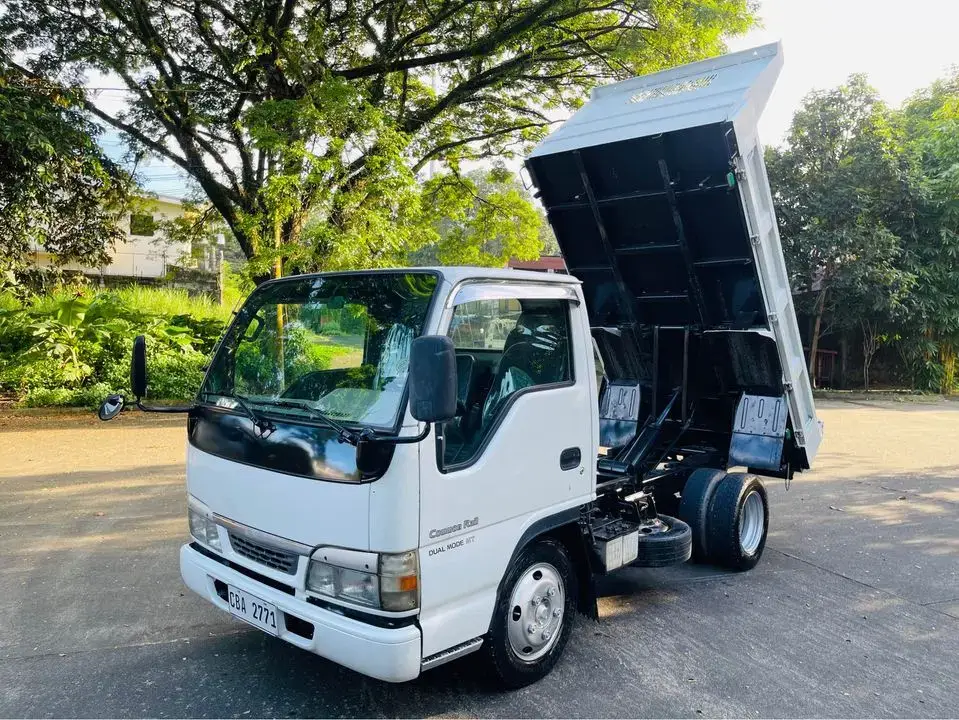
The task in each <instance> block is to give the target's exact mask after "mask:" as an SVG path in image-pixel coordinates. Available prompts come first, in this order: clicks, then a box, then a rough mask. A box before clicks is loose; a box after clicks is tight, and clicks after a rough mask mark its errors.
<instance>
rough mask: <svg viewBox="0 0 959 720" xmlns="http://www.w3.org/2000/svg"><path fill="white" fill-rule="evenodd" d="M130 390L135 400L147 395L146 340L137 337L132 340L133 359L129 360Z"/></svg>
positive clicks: (140, 336) (141, 336)
mask: <svg viewBox="0 0 959 720" xmlns="http://www.w3.org/2000/svg"><path fill="white" fill-rule="evenodd" d="M130 388H131V389H132V390H133V395H134V397H136V399H137V400H139V399H140V398H142V397H143V396H145V395H146V394H147V340H146V338H145V337H143V335H137V336H136V338H134V340H133V357H131V358H130Z"/></svg>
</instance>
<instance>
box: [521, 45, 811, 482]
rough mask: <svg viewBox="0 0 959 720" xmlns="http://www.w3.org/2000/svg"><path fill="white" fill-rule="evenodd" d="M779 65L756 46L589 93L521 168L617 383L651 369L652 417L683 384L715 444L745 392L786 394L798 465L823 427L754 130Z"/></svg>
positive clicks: (774, 49) (684, 409)
mask: <svg viewBox="0 0 959 720" xmlns="http://www.w3.org/2000/svg"><path fill="white" fill-rule="evenodd" d="M724 63H725V67H724ZM779 64H781V58H780V56H779V48H778V46H767V47H766V48H760V49H758V50H757V51H751V52H749V53H739V54H737V55H734V56H727V57H726V58H720V59H716V60H711V61H706V62H704V63H695V64H693V65H690V66H686V68H677V69H675V70H672V71H668V72H666V73H660V74H657V75H654V76H650V77H649V78H648V79H647V78H639V79H636V80H633V81H627V82H626V83H623V84H621V85H622V86H623V87H622V88H620V87H619V86H612V88H604V89H601V90H600V91H599V92H598V93H597V94H596V96H595V97H594V99H593V100H592V101H591V103H589V104H587V105H586V106H585V107H584V108H583V109H582V110H580V111H579V113H577V115H574V117H573V118H572V119H571V120H570V121H568V122H567V124H566V126H564V127H563V128H561V129H560V130H559V131H558V132H557V133H556V134H555V136H551V139H547V140H546V141H545V142H544V143H543V145H542V146H541V147H540V148H538V149H537V150H536V151H535V152H534V153H533V154H532V156H531V157H530V158H529V159H528V160H527V162H526V166H527V168H528V170H529V172H530V175H531V177H532V179H533V182H534V184H535V185H536V187H537V188H538V191H539V198H540V199H541V201H542V203H543V205H544V207H545V208H546V212H547V215H548V218H549V221H550V223H551V225H552V227H553V229H554V231H555V233H556V237H557V241H558V243H559V245H560V248H561V249H562V251H563V255H564V258H565V260H566V264H567V267H568V268H569V271H570V273H571V274H573V275H575V276H576V277H578V278H579V279H580V280H581V281H582V283H583V291H584V294H585V297H586V302H587V307H588V310H589V313H590V318H591V324H592V325H593V326H594V328H597V329H599V328H611V329H615V332H618V333H620V335H621V336H622V337H623V338H624V342H626V343H627V344H630V343H631V344H632V346H633V348H632V349H631V350H630V351H629V352H630V353H631V354H632V355H633V356H634V357H636V358H639V361H638V363H637V365H638V369H637V368H636V367H634V368H631V369H629V370H626V371H624V372H627V375H626V376H624V377H623V378H620V379H628V380H633V379H642V378H641V376H643V375H645V376H646V377H645V379H643V382H646V383H647V384H648V383H649V380H650V375H653V374H654V375H655V376H656V377H655V379H654V380H653V382H652V385H651V386H650V389H651V392H652V400H653V402H652V407H653V408H656V406H657V405H658V407H663V404H664V403H665V402H666V400H667V398H668V397H669V393H670V392H671V391H672V389H673V388H674V387H679V386H680V385H681V386H682V388H683V398H682V402H681V403H680V406H679V407H680V410H678V411H677V412H681V415H682V421H683V422H684V423H686V421H687V419H688V417H687V416H688V415H689V414H690V413H698V418H697V419H696V420H695V424H696V425H698V428H699V431H701V432H702V433H713V434H714V435H715V436H716V437H715V439H714V440H715V442H714V444H715V445H717V446H718V445H721V444H722V443H723V442H726V443H727V444H728V438H729V435H730V433H731V431H732V427H731V425H732V419H733V415H734V414H735V408H736V403H737V402H738V398H739V397H740V396H742V394H743V393H745V394H755V395H764V396H772V397H781V396H786V397H787V400H788V405H789V410H790V420H791V423H792V428H793V430H795V435H794V437H793V439H792V443H791V444H794V446H795V447H796V448H797V450H798V451H799V452H798V454H797V456H796V457H794V458H793V459H792V461H793V462H794V463H795V464H796V466H797V468H801V467H804V466H808V464H809V462H810V461H811V460H812V456H813V455H814V454H815V451H816V448H817V447H818V444H819V439H820V433H821V430H820V426H819V424H818V420H817V419H816V417H815V410H814V407H813V403H812V393H811V388H810V386H809V381H808V375H807V374H806V370H805V362H804V358H803V352H802V345H801V341H800V339H799V332H798V327H797V325H796V318H795V313H794V310H793V308H792V304H791V296H790V293H789V287H788V282H787V279H786V271H785V264H784V261H783V257H782V250H781V246H780V243H779V237H778V232H777V229H776V225H775V215H774V214H773V210H772V198H771V195H770V193H769V189H768V183H767V180H766V176H765V168H764V166H763V162H762V147H761V145H760V144H759V142H758V140H757V139H756V136H755V127H754V123H755V120H756V118H757V117H758V114H759V111H761V109H762V105H764V104H765V100H766V97H767V96H768V92H769V90H770V89H771V86H772V81H773V80H774V79H775V75H776V74H777V73H778V69H779ZM690 78H692V79H690ZM691 107H697V108H699V110H698V112H699V114H698V115H696V113H692V112H691V111H690V108H691ZM611 118H612V119H611ZM631 118H633V119H634V120H635V124H634V126H632V127H634V128H635V132H634V134H633V136H630V127H631V126H630V124H629V123H630V119H631ZM651 118H652V119H651ZM697 118H699V119H708V121H707V122H701V123H699V124H697ZM591 127H595V128H596V129H595V130H594V131H591V130H590V128H591ZM650 128H655V130H656V131H655V132H653V133H650V134H644V131H645V130H649V129H650ZM670 128H672V129H670ZM744 139H745V140H744ZM744 141H745V143H746V145H745V147H742V146H741V144H742V142H744ZM595 334H596V332H595V331H594V335H595ZM626 336H628V337H626ZM616 342H619V341H616ZM614 344H615V343H614ZM644 357H645V359H646V361H645V363H644V361H643V358H644ZM654 363H655V365H656V373H652V372H651V368H652V367H653V364H654ZM680 365H681V366H682V367H681V368H680V367H679V366H680ZM687 380H689V381H690V382H689V387H688V388H687ZM687 399H688V400H689V402H690V403H691V404H690V405H687V403H686V400H687ZM648 409H651V408H647V410H648ZM644 412H646V411H644ZM689 427H693V421H692V420H690V421H689ZM790 432H791V431H790ZM723 436H725V439H724V437H723ZM787 459H788V458H787Z"/></svg>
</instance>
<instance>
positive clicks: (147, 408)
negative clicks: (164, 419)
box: [136, 398, 196, 413]
mask: <svg viewBox="0 0 959 720" xmlns="http://www.w3.org/2000/svg"><path fill="white" fill-rule="evenodd" d="M136 406H137V407H138V408H139V409H140V410H142V411H143V412H153V413H185V412H190V411H191V410H192V409H193V408H195V407H196V405H144V404H143V403H142V402H140V398H137V400H136Z"/></svg>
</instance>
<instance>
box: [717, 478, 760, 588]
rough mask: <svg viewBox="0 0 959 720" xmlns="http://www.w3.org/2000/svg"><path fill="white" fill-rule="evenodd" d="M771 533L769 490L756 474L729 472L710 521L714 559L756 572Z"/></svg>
mask: <svg viewBox="0 0 959 720" xmlns="http://www.w3.org/2000/svg"><path fill="white" fill-rule="evenodd" d="M768 531H769V501H768V499H767V498H766V488H765V487H763V484H762V482H761V481H760V480H759V478H758V477H756V476H755V475H750V474H748V473H729V474H728V475H727V476H726V477H725V478H723V480H722V482H720V483H719V487H717V488H716V492H715V494H714V495H713V499H712V502H711V503H710V504H709V514H708V520H707V522H706V546H707V548H708V549H709V555H710V559H711V560H712V561H713V562H714V563H716V564H717V565H722V566H724V567H727V568H730V569H731V570H752V569H753V568H754V567H756V563H758V562H759V558H761V557H762V554H763V550H764V549H765V547H766V534H767V532H768Z"/></svg>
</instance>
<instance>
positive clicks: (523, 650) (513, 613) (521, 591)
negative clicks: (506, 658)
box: [507, 563, 566, 662]
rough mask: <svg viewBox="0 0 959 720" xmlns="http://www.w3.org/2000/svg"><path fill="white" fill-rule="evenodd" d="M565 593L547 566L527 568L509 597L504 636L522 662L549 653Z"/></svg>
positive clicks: (554, 637)
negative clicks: (506, 629) (507, 617)
mask: <svg viewBox="0 0 959 720" xmlns="http://www.w3.org/2000/svg"><path fill="white" fill-rule="evenodd" d="M565 602H566V591H565V588H564V587H563V579H562V577H560V574H559V572H558V571H557V570H556V568H554V567H553V566H552V565H550V564H548V563H537V564H536V565H533V566H531V567H529V568H528V569H527V570H526V572H524V573H523V575H522V577H520V579H519V580H518V581H517V582H516V585H515V586H514V587H513V593H512V595H511V596H510V604H509V620H508V625H507V627H508V632H507V636H508V638H509V645H510V649H511V650H512V651H513V653H514V654H515V655H516V657H517V658H519V659H520V660H522V661H523V662H533V661H535V660H538V659H539V658H541V657H542V656H543V655H545V654H546V653H548V652H549V650H550V648H551V647H552V646H553V645H554V644H555V642H556V639H557V638H558V637H559V633H560V630H561V628H562V625H563V610H564V607H565Z"/></svg>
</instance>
